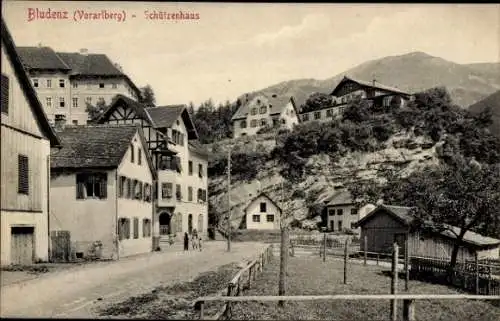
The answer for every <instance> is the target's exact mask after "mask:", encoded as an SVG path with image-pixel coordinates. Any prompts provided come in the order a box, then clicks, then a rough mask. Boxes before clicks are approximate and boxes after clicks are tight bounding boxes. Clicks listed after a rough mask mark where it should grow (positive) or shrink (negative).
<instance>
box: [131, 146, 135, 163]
mask: <svg viewBox="0 0 500 321" xmlns="http://www.w3.org/2000/svg"><path fill="white" fill-rule="evenodd" d="M130 162H131V163H133V162H134V145H133V144H130Z"/></svg>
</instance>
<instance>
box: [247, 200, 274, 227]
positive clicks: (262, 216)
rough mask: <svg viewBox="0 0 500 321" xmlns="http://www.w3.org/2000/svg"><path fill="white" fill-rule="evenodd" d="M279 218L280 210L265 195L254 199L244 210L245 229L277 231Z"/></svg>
mask: <svg viewBox="0 0 500 321" xmlns="http://www.w3.org/2000/svg"><path fill="white" fill-rule="evenodd" d="M280 217H281V209H280V208H278V207H277V206H276V205H275V204H274V202H272V201H271V200H270V199H269V198H268V197H267V196H265V195H260V196H258V197H257V198H255V199H254V200H253V201H252V202H251V203H250V204H249V205H248V206H247V208H246V209H245V222H246V228H247V229H257V230H273V229H279V228H280V226H279V220H280Z"/></svg>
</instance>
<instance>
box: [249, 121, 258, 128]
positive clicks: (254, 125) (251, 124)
mask: <svg viewBox="0 0 500 321" xmlns="http://www.w3.org/2000/svg"><path fill="white" fill-rule="evenodd" d="M250 127H257V119H252V121H251V122H250Z"/></svg>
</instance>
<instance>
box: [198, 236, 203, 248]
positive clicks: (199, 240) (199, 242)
mask: <svg viewBox="0 0 500 321" xmlns="http://www.w3.org/2000/svg"><path fill="white" fill-rule="evenodd" d="M201 241H202V239H201V234H200V236H199V237H198V248H199V249H200V252H201Z"/></svg>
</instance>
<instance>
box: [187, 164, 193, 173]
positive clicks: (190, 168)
mask: <svg viewBox="0 0 500 321" xmlns="http://www.w3.org/2000/svg"><path fill="white" fill-rule="evenodd" d="M188 172H189V175H193V161H189V162H188Z"/></svg>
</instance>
